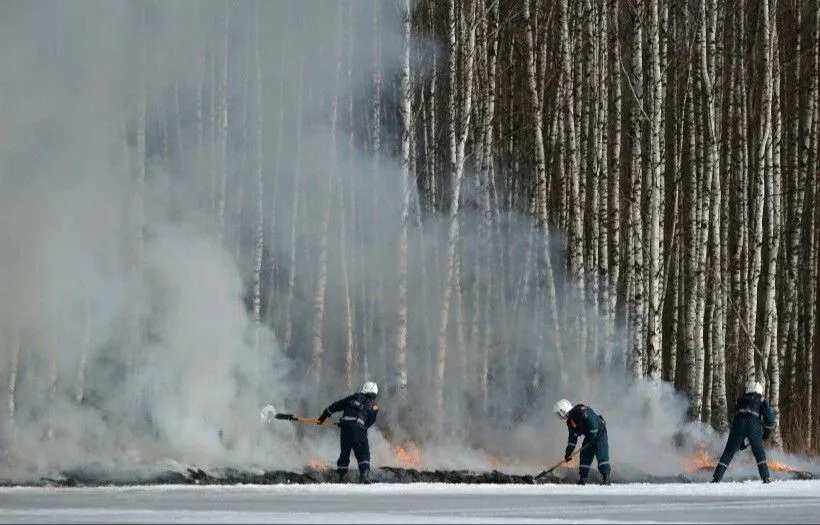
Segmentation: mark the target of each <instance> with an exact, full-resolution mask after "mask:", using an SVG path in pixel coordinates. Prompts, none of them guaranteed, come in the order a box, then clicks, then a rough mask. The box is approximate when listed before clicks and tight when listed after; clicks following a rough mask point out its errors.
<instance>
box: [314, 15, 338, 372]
mask: <svg viewBox="0 0 820 525" xmlns="http://www.w3.org/2000/svg"><path fill="white" fill-rule="evenodd" d="M343 9H344V4H339V5H338V8H337V14H336V34H337V36H338V37H339V38H341V37H342V32H343V29H342V18H343V16H342V15H343ZM341 48H342V46H341V45H337V46H336V54H335V55H336V56H335V60H336V74H335V76H334V88H335V89H331V97H332V99H331V107H330V140H331V144H330V148H331V155H333V158H334V159H337V160H338V144H337V122H338V116H339V94H338V93H339V87H340V86H341V83H340V81H341V75H342V52H341ZM334 164H335V166H334V167H333V168H331V169H334V170H336V169H339V163H338V162H335V163H334ZM336 176H338V174H335V175H333V176H330V177H328V178H327V181H326V183H325V186H324V188H321V189H320V191H323V192H325V193H324V195H323V196H322V197H323V198H324V203H323V206H322V212H321V213H322V216H321V223H320V225H319V261H318V264H319V268H318V272H319V273H318V275H317V276H316V282H315V284H314V288H313V321H312V335H313V351H312V354H311V356H312V360H311V365H312V371H313V379H314V382H313V384H314V385H315V386H316V387H317V388H318V387H319V386H320V385H321V381H322V374H323V371H324V370H323V368H324V351H325V348H324V333H323V332H324V320H325V307H326V303H325V294H326V292H327V273H328V270H327V260H328V242H329V239H330V211H331V208H332V204H333V187H334V183H335V182H336V181H335V180H334V179H335V177H336ZM342 213H344V211H343V210H342ZM340 215H341V213H340Z"/></svg>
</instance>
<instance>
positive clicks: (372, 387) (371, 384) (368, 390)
mask: <svg viewBox="0 0 820 525" xmlns="http://www.w3.org/2000/svg"><path fill="white" fill-rule="evenodd" d="M359 393H360V394H364V395H366V396H370V397H376V396H377V395H378V394H379V385H377V384H376V382H375V381H365V382H364V384H362V387H361V388H360V389H359Z"/></svg>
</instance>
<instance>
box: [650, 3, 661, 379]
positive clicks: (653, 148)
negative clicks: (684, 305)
mask: <svg viewBox="0 0 820 525" xmlns="http://www.w3.org/2000/svg"><path fill="white" fill-rule="evenodd" d="M649 13H650V16H649V19H650V24H649V33H650V34H649V41H650V52H649V57H650V58H649V60H650V68H651V71H652V78H651V88H652V105H651V108H652V114H651V115H650V117H651V118H650V137H649V159H650V160H649V162H650V166H649V173H650V177H649V228H648V229H649V260H648V261H647V263H648V282H647V287H648V292H649V297H648V299H649V300H648V305H647V306H648V307H649V312H648V317H647V336H648V337H647V341H646V343H647V349H646V357H647V367H646V368H647V375H648V376H649V377H650V378H652V379H653V380H660V378H661V372H662V371H663V366H662V365H663V364H662V359H661V357H662V353H661V350H662V345H663V332H662V327H661V315H662V295H661V283H662V281H663V275H662V273H661V272H662V268H661V262H662V257H663V256H662V254H661V246H662V245H663V238H662V237H663V230H662V229H661V217H662V216H663V194H662V188H661V185H662V181H663V177H664V169H663V159H662V158H661V135H662V128H661V124H662V122H661V118H662V116H663V97H664V94H663V91H662V88H663V76H662V73H661V48H660V19H659V10H658V0H650V2H649Z"/></svg>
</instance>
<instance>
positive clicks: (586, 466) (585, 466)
mask: <svg viewBox="0 0 820 525" xmlns="http://www.w3.org/2000/svg"><path fill="white" fill-rule="evenodd" d="M578 468H586V469H588V468H589V465H581V466H580V467H578Z"/></svg>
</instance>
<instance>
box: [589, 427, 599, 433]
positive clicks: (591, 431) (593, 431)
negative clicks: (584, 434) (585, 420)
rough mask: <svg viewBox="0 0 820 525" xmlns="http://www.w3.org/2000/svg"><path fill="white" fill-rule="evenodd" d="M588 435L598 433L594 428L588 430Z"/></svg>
mask: <svg viewBox="0 0 820 525" xmlns="http://www.w3.org/2000/svg"><path fill="white" fill-rule="evenodd" d="M589 433H590V434H597V433H598V429H597V428H596V429H595V430H590V431H589Z"/></svg>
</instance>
